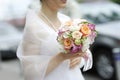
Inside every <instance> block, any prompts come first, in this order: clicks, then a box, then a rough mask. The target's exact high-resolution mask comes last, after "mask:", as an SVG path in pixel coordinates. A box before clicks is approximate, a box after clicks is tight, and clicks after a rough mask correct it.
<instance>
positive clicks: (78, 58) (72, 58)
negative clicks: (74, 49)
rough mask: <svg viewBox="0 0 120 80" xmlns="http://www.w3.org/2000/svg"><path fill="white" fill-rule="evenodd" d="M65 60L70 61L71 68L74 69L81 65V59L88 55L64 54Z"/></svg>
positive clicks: (79, 53)
mask: <svg viewBox="0 0 120 80" xmlns="http://www.w3.org/2000/svg"><path fill="white" fill-rule="evenodd" d="M62 55H63V59H64V60H66V59H70V68H74V67H75V66H77V65H79V64H80V61H81V57H84V56H85V55H86V52H81V51H80V52H78V53H75V54H63V53H62Z"/></svg>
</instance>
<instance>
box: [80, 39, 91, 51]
mask: <svg viewBox="0 0 120 80" xmlns="http://www.w3.org/2000/svg"><path fill="white" fill-rule="evenodd" d="M90 42H91V41H90V39H89V38H87V39H86V40H85V41H84V42H83V46H82V51H83V52H85V51H86V50H87V49H88V48H90Z"/></svg>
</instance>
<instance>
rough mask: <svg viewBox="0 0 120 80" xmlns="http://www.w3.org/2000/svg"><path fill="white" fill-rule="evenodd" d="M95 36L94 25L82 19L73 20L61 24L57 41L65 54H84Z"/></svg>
mask: <svg viewBox="0 0 120 80" xmlns="http://www.w3.org/2000/svg"><path fill="white" fill-rule="evenodd" d="M96 36H97V31H96V30H95V25H94V24H92V23H90V22H88V21H87V20H84V19H73V20H70V21H67V22H65V23H64V24H62V26H61V28H60V29H59V31H58V36H57V41H58V42H59V43H60V44H61V45H62V47H63V48H64V51H65V53H77V52H79V51H82V52H85V51H86V50H87V49H89V47H90V45H91V44H92V43H93V42H94V39H95V37H96Z"/></svg>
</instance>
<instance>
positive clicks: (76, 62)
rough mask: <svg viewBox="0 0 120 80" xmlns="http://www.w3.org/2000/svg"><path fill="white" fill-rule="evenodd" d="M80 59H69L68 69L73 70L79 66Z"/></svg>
mask: <svg viewBox="0 0 120 80" xmlns="http://www.w3.org/2000/svg"><path fill="white" fill-rule="evenodd" d="M80 61H81V57H79V58H73V59H70V68H71V69H73V68H75V67H76V66H77V65H79V64H80Z"/></svg>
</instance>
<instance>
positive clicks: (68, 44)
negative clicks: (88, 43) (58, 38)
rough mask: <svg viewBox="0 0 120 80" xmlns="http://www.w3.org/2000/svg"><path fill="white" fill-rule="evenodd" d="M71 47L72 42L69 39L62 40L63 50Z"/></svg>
mask: <svg viewBox="0 0 120 80" xmlns="http://www.w3.org/2000/svg"><path fill="white" fill-rule="evenodd" d="M71 46H72V41H71V40H70V39H69V38H66V39H64V47H65V49H70V48H71Z"/></svg>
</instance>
